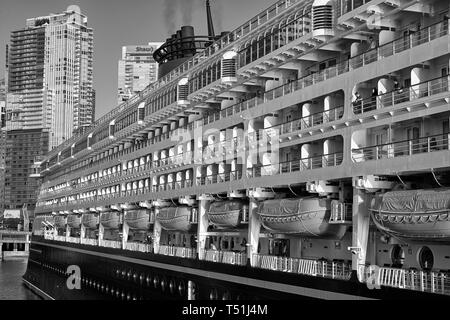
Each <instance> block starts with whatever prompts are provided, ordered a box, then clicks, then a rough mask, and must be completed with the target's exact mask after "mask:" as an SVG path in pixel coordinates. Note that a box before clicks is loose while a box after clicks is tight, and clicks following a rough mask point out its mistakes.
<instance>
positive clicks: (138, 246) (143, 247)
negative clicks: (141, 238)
mask: <svg viewBox="0 0 450 320" xmlns="http://www.w3.org/2000/svg"><path fill="white" fill-rule="evenodd" d="M125 249H126V250H130V251H139V252H153V246H152V245H150V244H146V243H139V242H127V243H126V245H125Z"/></svg>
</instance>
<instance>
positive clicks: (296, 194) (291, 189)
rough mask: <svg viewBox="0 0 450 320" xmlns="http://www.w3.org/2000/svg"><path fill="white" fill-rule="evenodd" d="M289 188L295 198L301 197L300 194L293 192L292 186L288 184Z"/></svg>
mask: <svg viewBox="0 0 450 320" xmlns="http://www.w3.org/2000/svg"><path fill="white" fill-rule="evenodd" d="M288 187H289V190H291V192H292V193H293V194H294V196H296V197H299V195H298V194H296V193H295V192H294V191H293V190H292V188H291V185H290V184H288Z"/></svg>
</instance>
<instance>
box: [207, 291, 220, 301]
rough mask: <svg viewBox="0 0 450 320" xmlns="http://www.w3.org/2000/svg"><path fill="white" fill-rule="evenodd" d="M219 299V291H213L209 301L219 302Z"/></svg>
mask: <svg viewBox="0 0 450 320" xmlns="http://www.w3.org/2000/svg"><path fill="white" fill-rule="evenodd" d="M218 297H219V294H218V293H217V289H212V290H211V292H210V293H209V300H217V299H218Z"/></svg>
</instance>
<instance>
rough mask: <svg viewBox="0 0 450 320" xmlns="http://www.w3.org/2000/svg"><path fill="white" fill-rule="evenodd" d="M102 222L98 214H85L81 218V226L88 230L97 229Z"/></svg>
mask: <svg viewBox="0 0 450 320" xmlns="http://www.w3.org/2000/svg"><path fill="white" fill-rule="evenodd" d="M99 221H100V218H99V215H98V214H97V213H85V214H83V216H82V217H81V224H82V225H83V226H84V227H85V228H88V229H97V225H98V223H99Z"/></svg>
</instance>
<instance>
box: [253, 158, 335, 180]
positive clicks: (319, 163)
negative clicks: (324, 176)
mask: <svg viewBox="0 0 450 320" xmlns="http://www.w3.org/2000/svg"><path fill="white" fill-rule="evenodd" d="M342 160H343V153H342V152H337V153H331V154H325V155H320V156H314V157H309V158H302V159H298V160H292V161H285V162H280V163H274V164H269V165H264V166H256V167H253V168H249V169H247V177H248V178H256V177H262V176H270V175H276V174H283V173H291V172H297V171H305V170H311V169H317V168H325V167H333V166H339V165H340V164H341V163H342Z"/></svg>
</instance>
